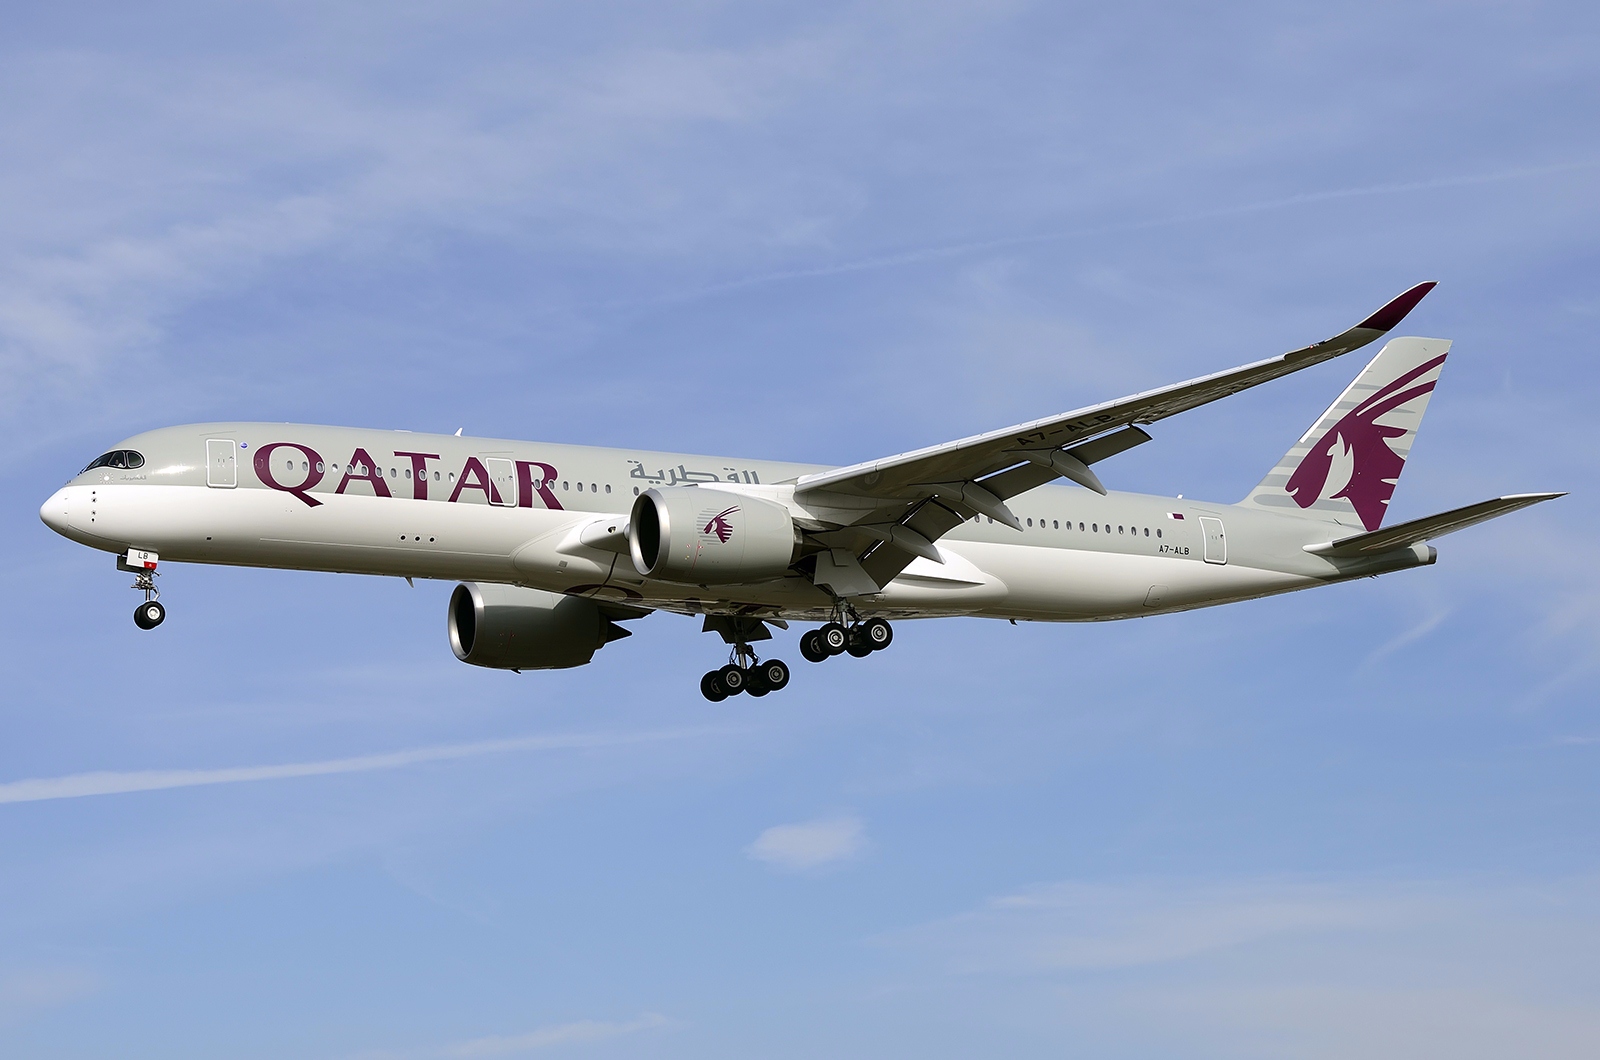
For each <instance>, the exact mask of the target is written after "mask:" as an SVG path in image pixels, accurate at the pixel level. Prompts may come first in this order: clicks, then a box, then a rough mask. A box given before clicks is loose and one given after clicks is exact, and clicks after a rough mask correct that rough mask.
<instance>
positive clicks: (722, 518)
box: [700, 504, 739, 545]
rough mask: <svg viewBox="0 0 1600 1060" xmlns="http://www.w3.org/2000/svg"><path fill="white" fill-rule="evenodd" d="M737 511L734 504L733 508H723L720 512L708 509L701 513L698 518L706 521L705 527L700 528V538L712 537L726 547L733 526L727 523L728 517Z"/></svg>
mask: <svg viewBox="0 0 1600 1060" xmlns="http://www.w3.org/2000/svg"><path fill="white" fill-rule="evenodd" d="M738 510H739V506H738V505H737V504H735V505H734V506H733V507H731V508H724V509H722V511H720V512H713V511H712V510H711V509H710V508H707V509H706V510H705V511H703V512H701V513H700V518H702V519H704V520H705V521H706V522H705V525H704V526H702V527H701V528H700V534H701V536H702V537H714V538H716V539H717V540H718V541H721V542H722V543H723V544H724V545H726V544H727V543H728V539H729V538H731V537H732V536H733V524H732V523H730V522H728V516H730V515H733V514H734V513H735V512H737V511H738Z"/></svg>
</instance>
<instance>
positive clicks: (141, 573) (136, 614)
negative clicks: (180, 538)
mask: <svg viewBox="0 0 1600 1060" xmlns="http://www.w3.org/2000/svg"><path fill="white" fill-rule="evenodd" d="M159 558H160V557H158V556H157V555H156V554H155V553H154V552H147V551H145V550H143V549H132V548H131V549H129V550H128V552H127V554H126V555H122V556H118V557H117V569H118V570H120V571H130V572H132V574H133V586H132V588H134V589H137V590H139V591H140V592H142V593H144V603H142V604H140V605H139V606H138V607H136V608H134V609H133V624H134V625H136V626H138V627H139V628H140V629H155V628H156V627H157V626H159V625H161V623H162V622H165V621H166V618H167V609H166V608H165V607H163V606H161V600H160V596H161V590H160V589H157V588H156V561H157V560H158V559H159Z"/></svg>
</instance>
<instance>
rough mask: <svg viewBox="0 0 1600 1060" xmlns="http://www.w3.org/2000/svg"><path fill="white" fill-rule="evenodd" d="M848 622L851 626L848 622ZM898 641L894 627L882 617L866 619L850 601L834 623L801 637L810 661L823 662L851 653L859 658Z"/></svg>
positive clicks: (843, 605)
mask: <svg viewBox="0 0 1600 1060" xmlns="http://www.w3.org/2000/svg"><path fill="white" fill-rule="evenodd" d="M846 622H848V623H849V625H848V626H847V625H846V624H845V623H846ZM893 640H894V628H893V627H892V626H890V625H889V623H888V622H886V621H885V620H883V619H881V618H869V619H867V620H866V621H865V622H863V621H861V619H860V616H858V615H857V614H856V612H855V608H853V607H851V606H850V605H849V604H843V603H842V604H841V605H840V606H839V607H838V608H837V610H836V613H835V615H834V619H833V621H831V622H828V623H827V624H825V625H823V626H821V627H820V628H818V629H814V630H812V631H811V632H809V633H806V634H805V635H803V636H802V637H801V638H800V654H801V655H804V656H805V657H806V661H807V662H814V663H815V662H823V661H825V660H827V659H831V658H832V657H833V656H835V655H842V654H844V653H845V652H849V653H850V654H851V655H853V656H855V657H856V658H858V659H863V658H866V657H867V656H868V655H871V654H872V653H873V652H875V651H881V650H883V649H884V648H887V647H888V646H889V644H890V642H891V641H893Z"/></svg>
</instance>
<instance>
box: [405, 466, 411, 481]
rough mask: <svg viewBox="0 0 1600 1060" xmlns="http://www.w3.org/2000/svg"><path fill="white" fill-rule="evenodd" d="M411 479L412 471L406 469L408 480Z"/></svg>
mask: <svg viewBox="0 0 1600 1060" xmlns="http://www.w3.org/2000/svg"><path fill="white" fill-rule="evenodd" d="M410 477H411V469H410V468H409V467H408V468H406V478H410Z"/></svg>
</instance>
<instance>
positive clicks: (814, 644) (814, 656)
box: [800, 629, 833, 663]
mask: <svg viewBox="0 0 1600 1060" xmlns="http://www.w3.org/2000/svg"><path fill="white" fill-rule="evenodd" d="M800 654H801V655H803V656H805V660H806V662H814V663H819V662H826V661H827V660H828V658H829V657H830V656H831V655H832V654H833V653H832V652H830V651H829V650H828V649H827V647H826V646H825V645H824V644H823V643H822V636H821V634H820V633H819V632H818V631H817V630H814V629H813V630H810V631H809V632H807V633H805V634H803V635H802V636H801V637H800Z"/></svg>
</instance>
